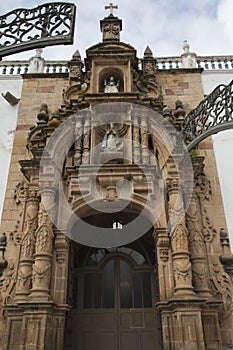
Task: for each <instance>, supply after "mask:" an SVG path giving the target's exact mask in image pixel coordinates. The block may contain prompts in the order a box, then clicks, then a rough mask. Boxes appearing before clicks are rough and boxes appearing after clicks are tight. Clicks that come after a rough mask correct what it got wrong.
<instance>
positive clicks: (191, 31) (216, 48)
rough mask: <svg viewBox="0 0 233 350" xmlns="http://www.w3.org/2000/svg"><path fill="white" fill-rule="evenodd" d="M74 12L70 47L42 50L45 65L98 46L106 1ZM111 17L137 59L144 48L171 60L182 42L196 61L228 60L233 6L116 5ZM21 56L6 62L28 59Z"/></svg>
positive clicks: (220, 0) (89, 1)
mask: <svg viewBox="0 0 233 350" xmlns="http://www.w3.org/2000/svg"><path fill="white" fill-rule="evenodd" d="M46 2H48V1H43V0H42V1H35V0H15V1H14V2H13V4H12V2H10V4H9V2H3V3H2V2H1V4H0V13H1V14H4V13H6V12H9V11H11V10H12V9H14V8H20V7H28V8H31V7H34V6H37V5H39V4H43V3H46ZM71 2H73V3H75V4H76V5H77V7H78V11H77V20H76V30H75V44H74V45H72V46H68V47H52V48H46V49H45V50H44V53H43V56H44V57H45V58H46V59H70V57H71V56H72V54H73V52H75V50H76V49H77V48H78V49H79V51H80V53H81V55H82V56H84V54H85V50H86V49H87V48H88V47H90V46H91V45H93V44H95V43H98V42H100V41H101V33H100V30H99V20H100V19H102V18H103V17H104V16H106V15H107V14H108V12H107V11H105V10H104V6H105V5H107V4H108V3H109V1H106V0H98V1H93V0H78V1H77V0H74V1H71ZM114 3H115V4H117V5H118V7H119V8H118V10H116V11H115V14H116V15H117V16H118V17H119V18H121V19H122V20H123V31H122V34H121V40H122V41H124V42H126V43H129V44H131V45H133V46H134V47H135V48H136V49H137V51H138V56H139V57H141V56H142V55H143V52H144V50H145V48H146V46H147V45H149V46H150V47H151V49H152V51H153V53H154V56H173V55H174V56H175V55H180V54H181V53H182V45H183V40H188V42H189V43H190V46H191V47H190V49H191V50H192V51H194V52H196V53H197V54H198V55H227V54H233V30H232V28H233V25H232V14H233V0H189V1H187V0H177V1H174V0H143V1H142V0H134V1H132V0H117V1H115V2H114ZM32 55H34V52H26V53H23V54H20V55H17V56H14V57H13V56H9V58H19V59H20V58H28V57H31V56H32Z"/></svg>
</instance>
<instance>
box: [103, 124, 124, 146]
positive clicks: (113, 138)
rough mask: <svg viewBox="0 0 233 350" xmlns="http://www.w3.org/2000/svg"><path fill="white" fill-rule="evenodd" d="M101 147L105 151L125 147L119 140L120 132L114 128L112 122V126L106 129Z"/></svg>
mask: <svg viewBox="0 0 233 350" xmlns="http://www.w3.org/2000/svg"><path fill="white" fill-rule="evenodd" d="M101 147H102V149H103V150H104V151H110V152H111V151H120V150H121V149H122V147H123V145H122V142H120V140H119V135H118V133H117V132H116V131H115V130H114V124H113V123H111V124H110V128H108V130H107V131H106V133H105V135H104V138H103V141H102V144H101Z"/></svg>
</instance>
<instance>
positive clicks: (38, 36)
mask: <svg viewBox="0 0 233 350" xmlns="http://www.w3.org/2000/svg"><path fill="white" fill-rule="evenodd" d="M75 14H76V6H75V5H74V4H70V3H65V2H54V3H47V4H43V5H40V6H37V7H35V8H33V9H16V10H13V11H11V12H9V13H7V14H5V15H3V16H0V57H3V56H8V55H11V54H15V53H18V52H22V51H26V50H31V49H37V48H41V47H45V46H52V45H61V44H63V45H67V44H72V43H73V37H74V25H75Z"/></svg>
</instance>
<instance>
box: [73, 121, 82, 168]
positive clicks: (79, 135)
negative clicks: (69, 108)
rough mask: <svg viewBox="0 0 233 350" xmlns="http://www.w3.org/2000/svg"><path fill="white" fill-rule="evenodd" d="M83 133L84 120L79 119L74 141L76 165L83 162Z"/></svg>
mask: <svg viewBox="0 0 233 350" xmlns="http://www.w3.org/2000/svg"><path fill="white" fill-rule="evenodd" d="M82 134H83V127H82V121H81V120H78V121H77V122H76V125H75V143H74V165H76V166H79V165H80V164H81V154H82Z"/></svg>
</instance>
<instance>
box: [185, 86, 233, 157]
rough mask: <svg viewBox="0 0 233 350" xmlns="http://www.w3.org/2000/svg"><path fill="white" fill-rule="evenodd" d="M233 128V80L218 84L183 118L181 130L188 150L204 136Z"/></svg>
mask: <svg viewBox="0 0 233 350" xmlns="http://www.w3.org/2000/svg"><path fill="white" fill-rule="evenodd" d="M232 128H233V80H232V81H231V83H230V84H229V85H219V86H217V87H216V88H215V89H214V90H213V92H212V93H211V94H210V95H208V96H207V97H206V98H205V99H204V100H203V101H202V102H200V104H199V105H198V106H197V108H195V109H194V110H192V111H191V112H190V113H189V114H188V115H187V116H186V117H185V119H184V122H183V126H182V131H183V137H184V141H185V143H186V145H187V148H188V150H191V149H192V148H194V147H195V146H197V144H198V143H199V142H201V141H202V140H204V139H205V138H206V137H208V136H210V135H213V134H216V133H218V132H219V131H222V130H227V129H232Z"/></svg>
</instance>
